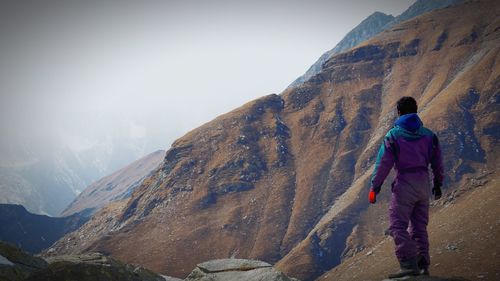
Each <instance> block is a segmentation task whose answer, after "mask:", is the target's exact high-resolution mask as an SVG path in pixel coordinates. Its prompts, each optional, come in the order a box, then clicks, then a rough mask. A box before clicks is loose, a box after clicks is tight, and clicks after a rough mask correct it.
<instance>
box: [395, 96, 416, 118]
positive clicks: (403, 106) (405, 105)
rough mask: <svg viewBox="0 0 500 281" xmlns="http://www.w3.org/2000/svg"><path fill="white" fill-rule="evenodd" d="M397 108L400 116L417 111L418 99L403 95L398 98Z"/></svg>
mask: <svg viewBox="0 0 500 281" xmlns="http://www.w3.org/2000/svg"><path fill="white" fill-rule="evenodd" d="M397 108H398V114H399V115H400V116H401V115H405V114H409V113H417V109H418V107H417V101H416V100H415V99H414V98H412V97H402V98H400V99H399V100H398V104H397Z"/></svg>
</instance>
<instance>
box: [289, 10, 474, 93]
mask: <svg viewBox="0 0 500 281" xmlns="http://www.w3.org/2000/svg"><path fill="white" fill-rule="evenodd" d="M463 1H464V0H418V1H417V2H415V3H413V5H411V6H410V7H409V8H408V9H406V10H405V11H404V12H403V13H402V14H401V15H399V16H397V17H394V16H392V15H387V14H384V13H382V12H379V11H376V12H374V13H372V14H371V15H369V16H368V17H367V18H366V19H364V20H363V21H362V22H361V23H360V24H358V25H357V26H356V27H355V28H353V29H352V30H351V31H349V32H348V33H347V34H346V35H345V36H344V38H342V40H340V42H339V43H338V44H337V45H335V47H334V48H333V49H331V50H329V51H327V52H325V53H324V54H323V55H321V57H320V58H319V59H318V60H317V61H316V62H315V63H314V64H313V65H312V66H311V67H310V68H309V69H308V70H307V71H306V73H304V74H303V75H302V76H300V77H299V78H297V79H295V81H293V82H292V84H290V86H288V87H289V88H290V87H295V86H298V85H300V84H302V83H303V82H305V81H307V80H308V79H309V78H311V77H312V76H314V75H315V74H317V73H319V72H320V71H321V69H322V66H323V63H325V62H326V61H327V60H328V59H329V58H330V57H331V56H333V55H334V54H338V53H341V52H343V51H346V50H349V49H351V48H353V47H355V46H357V45H358V44H360V43H361V42H363V41H366V40H368V39H370V38H372V37H374V36H375V35H377V34H379V33H380V32H382V31H384V30H386V29H388V28H390V27H391V26H393V25H395V24H397V23H399V22H402V21H406V20H409V19H411V18H414V17H416V16H419V15H421V14H424V13H427V12H430V11H432V10H435V9H440V8H445V7H448V6H451V5H456V4H458V3H461V2H463Z"/></svg>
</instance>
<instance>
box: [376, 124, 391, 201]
mask: <svg viewBox="0 0 500 281" xmlns="http://www.w3.org/2000/svg"><path fill="white" fill-rule="evenodd" d="M394 145H395V144H394V139H393V138H392V136H391V135H390V134H388V135H387V136H385V137H384V141H383V142H382V145H381V146H380V149H379V151H378V156H377V161H376V162H375V170H374V171H373V175H372V179H371V188H372V189H373V190H374V191H375V193H379V192H380V188H381V187H382V184H383V183H384V180H385V178H386V177H387V175H388V174H389V172H390V171H391V169H392V166H394V162H395V151H394Z"/></svg>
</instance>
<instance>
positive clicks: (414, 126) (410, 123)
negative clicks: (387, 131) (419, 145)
mask: <svg viewBox="0 0 500 281" xmlns="http://www.w3.org/2000/svg"><path fill="white" fill-rule="evenodd" d="M395 125H396V126H399V127H401V128H403V129H405V130H407V131H410V132H414V133H415V132H417V131H418V129H420V127H422V126H423V123H422V121H421V120H420V118H419V117H418V115H417V114H416V113H409V114H405V115H401V116H400V117H399V118H398V120H396V123H395Z"/></svg>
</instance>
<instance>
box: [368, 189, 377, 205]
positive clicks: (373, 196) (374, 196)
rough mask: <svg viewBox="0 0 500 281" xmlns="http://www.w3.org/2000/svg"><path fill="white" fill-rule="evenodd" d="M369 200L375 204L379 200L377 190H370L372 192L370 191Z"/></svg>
mask: <svg viewBox="0 0 500 281" xmlns="http://www.w3.org/2000/svg"><path fill="white" fill-rule="evenodd" d="M368 201H370V203H371V204H375V202H377V194H376V193H375V191H373V190H370V193H368Z"/></svg>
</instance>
